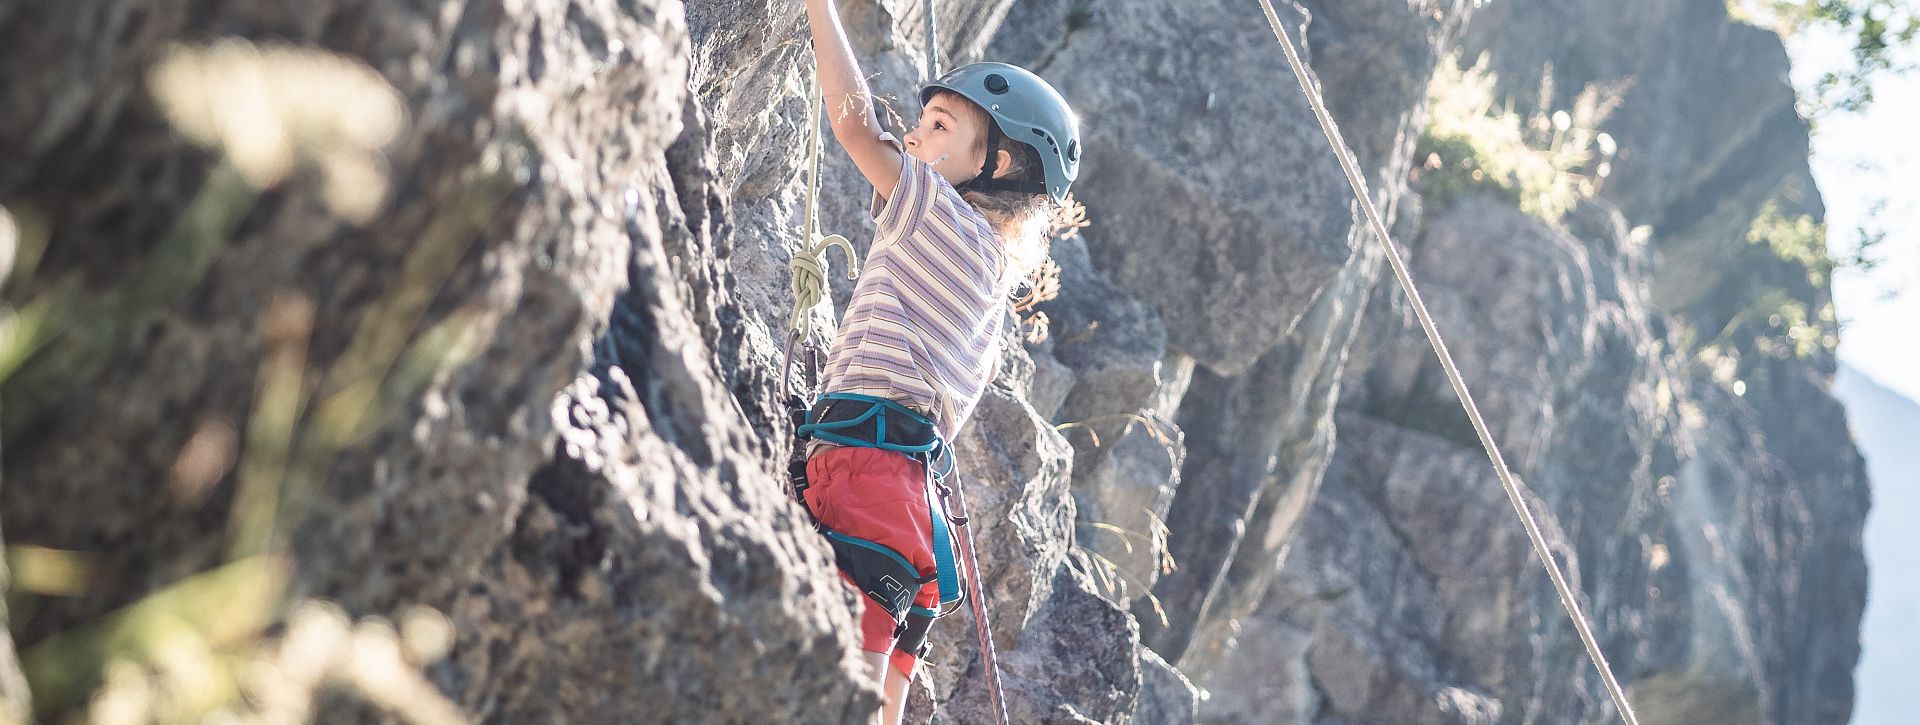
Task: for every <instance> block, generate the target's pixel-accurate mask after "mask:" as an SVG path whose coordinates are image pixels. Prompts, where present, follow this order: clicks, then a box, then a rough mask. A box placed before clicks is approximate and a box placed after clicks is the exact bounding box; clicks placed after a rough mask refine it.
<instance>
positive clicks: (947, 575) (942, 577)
mask: <svg viewBox="0 0 1920 725" xmlns="http://www.w3.org/2000/svg"><path fill="white" fill-rule="evenodd" d="M820 398H821V399H822V400H845V401H849V402H854V403H862V404H865V405H867V409H866V410H865V411H863V412H861V413H860V414H859V415H856V416H853V417H851V418H847V419H845V420H838V421H830V422H815V421H814V420H813V411H812V410H808V411H807V413H806V416H805V420H806V422H805V423H804V424H802V425H801V426H800V427H799V428H798V429H797V431H796V433H797V434H798V435H800V436H807V437H812V438H817V439H819V440H823V441H826V442H829V443H837V444H840V445H843V446H853V447H858V448H878V449H881V450H885V451H892V452H895V453H900V454H903V455H905V456H907V457H909V458H912V459H913V460H915V461H918V462H920V464H921V468H922V469H923V470H925V471H926V480H925V481H924V482H923V485H922V489H923V490H924V492H925V494H926V497H927V518H928V520H929V521H930V522H931V523H932V526H933V532H932V533H933V542H932V543H933V562H934V577H935V579H936V580H937V581H938V582H939V603H940V604H941V605H945V604H948V603H952V602H956V601H959V600H960V570H959V566H958V565H957V564H956V563H955V562H954V556H953V531H952V529H951V528H950V527H949V521H948V517H947V510H946V506H945V505H944V503H943V502H942V501H941V500H940V497H939V496H936V495H935V490H936V489H937V488H938V484H937V481H939V480H943V479H945V478H946V477H947V476H948V475H950V474H952V472H953V470H954V467H955V462H954V460H953V455H952V451H951V450H949V449H948V448H947V447H946V442H945V441H943V440H941V438H940V436H939V432H938V431H939V429H938V427H937V426H935V425H934V423H933V421H931V420H929V419H927V417H926V416H923V415H921V414H919V413H917V412H914V411H913V409H911V408H908V407H906V406H904V405H901V404H899V403H897V402H895V401H892V400H889V399H887V398H881V397H875V396H871V395H860V394H858V393H827V394H824V395H821V396H820ZM888 415H896V416H904V417H905V418H906V420H907V421H909V422H911V423H914V424H918V425H920V426H922V427H924V428H926V429H927V430H929V431H933V440H931V441H928V442H927V443H924V444H904V443H894V442H891V441H888V440H887V416H888ZM868 421H873V424H874V432H873V433H874V434H873V438H872V439H871V440H869V439H865V438H858V437H854V436H851V435H845V434H843V433H841V432H840V431H847V430H849V429H852V428H857V427H860V426H862V425H865V424H866V423H867V422H868ZM936 462H938V463H941V464H944V468H942V469H940V470H935V468H934V467H935V465H936ZM828 535H829V536H830V537H835V538H839V539H841V540H843V541H845V542H846V543H850V544H857V545H863V546H866V547H869V548H874V549H885V547H881V546H879V545H877V544H873V543H871V542H868V541H866V540H864V539H856V538H854V537H851V536H846V535H844V534H839V532H829V534H828ZM885 553H887V554H889V555H891V556H893V557H894V558H895V559H899V555H898V554H894V553H893V552H892V551H891V550H886V551H885ZM903 561H904V560H903ZM911 611H912V612H913V613H916V614H920V615H922V616H929V617H934V616H939V615H940V612H939V611H937V608H936V609H924V608H921V607H913V608H912V609H911Z"/></svg>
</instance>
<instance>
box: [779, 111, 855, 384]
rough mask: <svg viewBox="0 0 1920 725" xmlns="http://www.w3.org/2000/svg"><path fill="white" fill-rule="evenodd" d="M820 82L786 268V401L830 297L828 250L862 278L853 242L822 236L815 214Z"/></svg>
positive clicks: (783, 380) (783, 379)
mask: <svg viewBox="0 0 1920 725" xmlns="http://www.w3.org/2000/svg"><path fill="white" fill-rule="evenodd" d="M819 113H820V81H819V79H818V78H816V79H814V82H813V89H812V91H811V92H810V93H809V94H808V96H807V200H806V216H805V221H804V222H802V223H801V226H800V245H799V247H798V248H796V249H794V250H793V259H792V260H791V261H789V262H788V263H787V268H788V270H789V271H791V272H792V273H793V280H792V285H791V288H792V290H793V315H792V317H791V318H789V320H788V324H789V329H788V331H787V345H786V348H785V349H784V350H783V351H782V353H781V358H780V399H781V400H786V399H787V391H788V382H789V380H791V372H790V369H791V368H790V366H791V365H792V361H793V348H794V346H795V345H797V344H799V343H800V341H802V340H806V339H808V337H810V336H811V335H812V334H813V308H814V307H815V306H817V305H819V304H820V301H821V300H824V299H826V297H827V270H828V267H827V250H829V249H832V248H834V247H839V248H840V249H841V250H842V251H844V252H846V254H847V279H857V278H858V277H859V276H860V258H859V255H857V254H855V253H854V251H853V243H852V242H849V241H847V238H846V237H843V236H840V235H838V234H834V235H830V236H827V237H821V236H820V232H819V230H818V229H816V222H815V219H814V217H815V215H816V212H817V211H818V207H819V203H818V202H817V201H816V198H817V197H818V196H819V194H820V146H821V141H820V117H819V115H818V114H819Z"/></svg>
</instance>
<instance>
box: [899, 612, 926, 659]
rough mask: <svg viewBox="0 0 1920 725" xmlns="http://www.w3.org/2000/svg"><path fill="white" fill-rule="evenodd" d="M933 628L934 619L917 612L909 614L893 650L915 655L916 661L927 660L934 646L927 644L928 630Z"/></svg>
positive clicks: (901, 626)
mask: <svg viewBox="0 0 1920 725" xmlns="http://www.w3.org/2000/svg"><path fill="white" fill-rule="evenodd" d="M931 627H933V618H932V617H929V616H927V615H924V614H919V613H916V612H911V611H909V612H907V619H906V621H905V622H903V623H902V624H901V625H900V638H899V639H898V640H897V641H895V642H894V645H893V648H894V649H896V650H899V651H901V652H905V653H907V654H910V655H913V656H914V657H915V658H916V659H922V660H924V659H926V658H927V650H929V649H931V648H932V645H931V644H929V643H928V642H927V630H928V629H929V628H931Z"/></svg>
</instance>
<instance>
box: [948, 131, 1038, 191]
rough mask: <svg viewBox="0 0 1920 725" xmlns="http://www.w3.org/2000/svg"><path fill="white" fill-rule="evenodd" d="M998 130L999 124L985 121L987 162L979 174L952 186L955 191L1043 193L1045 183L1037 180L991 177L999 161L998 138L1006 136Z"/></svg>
mask: <svg viewBox="0 0 1920 725" xmlns="http://www.w3.org/2000/svg"><path fill="white" fill-rule="evenodd" d="M1006 137H1007V135H1006V133H1004V132H1002V131H1001V130H1000V124H999V123H996V122H994V121H992V120H988V121H987V163H986V164H985V165H984V166H981V167H980V174H979V175H978V176H975V177H973V178H971V179H968V180H966V181H962V182H960V183H959V184H958V185H956V186H954V187H953V188H954V190H955V191H961V192H967V191H1020V192H1026V193H1028V194H1045V193H1047V185H1046V184H1043V183H1040V182H1038V181H1015V180H1013V179H996V178H993V172H994V170H995V168H996V166H997V165H998V163H999V161H1000V154H999V149H1000V140H1001V139H1003V138H1006Z"/></svg>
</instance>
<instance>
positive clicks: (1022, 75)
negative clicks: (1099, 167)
mask: <svg viewBox="0 0 1920 725" xmlns="http://www.w3.org/2000/svg"><path fill="white" fill-rule="evenodd" d="M943 89H944V90H949V91H953V92H954V93H958V94H960V95H961V96H962V97H964V98H966V99H967V100H969V101H973V102H974V103H976V104H979V106H980V107H981V108H983V109H986V111H987V114H988V115H990V116H992V117H993V121H994V124H995V126H994V127H990V129H989V131H988V139H989V143H988V145H987V148H989V149H992V148H994V145H993V144H992V143H991V140H992V138H993V135H994V134H995V133H996V132H998V133H1001V134H1005V135H1006V137H1007V138H1010V139H1013V140H1015V141H1019V142H1021V143H1024V144H1026V145H1028V146H1030V147H1032V148H1033V150H1034V151H1035V152H1036V155H1037V156H1038V157H1039V159H1040V166H1041V168H1042V169H1043V170H1044V172H1045V174H1046V183H1045V185H1044V188H1042V187H1040V186H1035V187H1034V188H1032V189H1031V190H1032V191H1034V192H1037V193H1045V194H1046V195H1047V196H1050V197H1052V198H1053V200H1054V201H1055V202H1061V201H1064V200H1066V198H1067V189H1068V187H1070V186H1072V185H1073V179H1074V177H1075V176H1077V175H1079V173H1080V121H1079V119H1078V118H1077V117H1075V116H1074V114H1073V109H1072V108H1071V107H1069V106H1068V105H1067V99H1065V98H1063V97H1061V95H1060V92H1059V91H1056V90H1054V89H1053V86H1052V85H1050V84H1048V83H1047V82H1046V80H1045V79H1042V78H1041V77H1040V76H1037V75H1034V74H1033V73H1032V72H1031V71H1028V70H1027V69H1025V68H1021V67H1020V66H1017V65H1010V64H1007V63H992V62H986V63H969V64H967V65H963V66H960V67H958V68H955V69H953V70H950V71H947V73H946V75H943V76H940V77H939V78H938V79H936V80H934V81H933V82H932V83H928V84H927V85H926V86H925V87H923V88H921V89H920V105H922V106H925V105H927V102H928V101H930V100H933V95H934V94H935V93H937V92H939V91H941V90H943ZM993 162H994V156H993V154H988V155H987V166H986V169H985V170H984V171H982V172H981V177H982V178H981V179H976V180H975V181H974V182H969V183H975V184H976V185H979V186H985V187H987V188H994V187H999V188H1020V187H1018V186H1014V184H1017V183H1018V182H1013V183H1012V184H1009V183H1007V182H1001V183H998V184H995V183H993V182H994V181H998V180H992V179H991V177H992V175H993Z"/></svg>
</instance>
